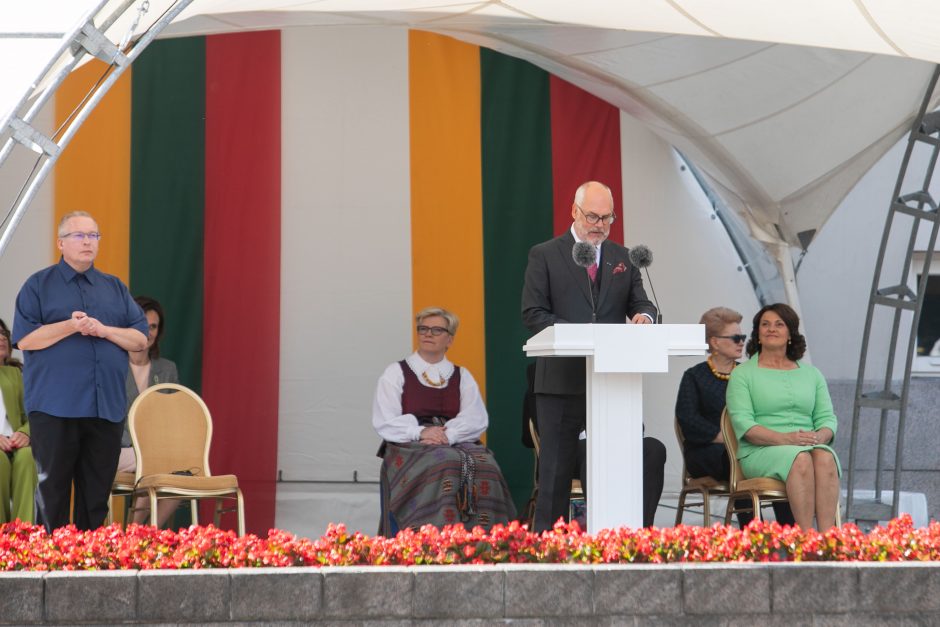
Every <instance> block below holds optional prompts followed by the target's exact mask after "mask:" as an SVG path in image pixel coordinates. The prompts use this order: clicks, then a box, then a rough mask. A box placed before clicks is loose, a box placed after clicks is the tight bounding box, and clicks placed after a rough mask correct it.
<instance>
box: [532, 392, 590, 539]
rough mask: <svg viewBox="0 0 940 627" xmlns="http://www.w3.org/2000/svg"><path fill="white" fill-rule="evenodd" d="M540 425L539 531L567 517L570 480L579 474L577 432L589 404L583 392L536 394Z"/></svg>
mask: <svg viewBox="0 0 940 627" xmlns="http://www.w3.org/2000/svg"><path fill="white" fill-rule="evenodd" d="M535 410H536V422H537V424H538V428H539V491H538V496H537V497H536V499H535V522H534V527H535V531H536V532H541V531H545V530H546V529H551V528H552V525H554V524H555V522H556V521H557V520H558V519H559V518H564V519H566V520H567V518H568V499H569V498H570V496H571V480H572V479H573V478H574V477H577V476H578V472H579V470H578V469H579V464H578V435H579V434H580V433H581V432H582V431H583V430H584V426H585V422H586V416H587V408H586V406H585V397H584V396H583V395H561V394H536V395H535Z"/></svg>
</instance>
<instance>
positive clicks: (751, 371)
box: [727, 303, 842, 530]
mask: <svg viewBox="0 0 940 627" xmlns="http://www.w3.org/2000/svg"><path fill="white" fill-rule="evenodd" d="M799 327H800V318H799V316H797V315H796V312H795V311H793V309H791V308H790V307H789V306H788V305H785V304H783V303H776V304H774V305H767V306H766V307H764V308H762V309H761V310H760V311H758V312H757V315H756V316H754V328H753V330H752V331H751V337H750V340H749V341H748V344H747V354H748V356H749V357H750V359H749V360H748V361H746V362H744V363H743V364H741V365H740V366H738V367H737V368H735V369H734V370H733V371H732V373H731V379H730V380H729V381H728V395H727V403H728V412H729V413H730V414H731V423H732V425H733V426H734V432H735V434H736V435H737V437H738V442H739V448H738V458H739V459H740V461H741V470H742V471H743V472H744V475H745V476H747V477H774V478H776V479H779V480H781V481H785V482H786V484H787V498H788V499H789V501H790V507H791V508H792V509H793V516H794V518H796V522H797V524H798V525H799V526H800V527H802V528H803V529H809V528H811V527H812V526H813V520H814V518H815V521H816V524H817V526H818V527H817V528H818V529H820V530H826V529H829V528H830V527H832V526H833V525H835V520H836V509H837V508H838V505H839V476H840V475H841V472H842V471H841V469H840V468H839V460H838V458H837V457H836V454H835V451H833V450H832V449H831V448H830V447H829V446H828V445H829V444H830V443H831V442H832V440H833V438H834V437H835V432H836V426H837V421H836V416H835V414H834V413H833V411H832V400H831V399H830V397H829V388H828V387H827V386H826V380H825V379H824V378H823V376H822V373H820V372H819V370H817V369H816V368H814V367H813V366H810V365H809V364H806V363H802V362H800V361H799V360H800V359H801V358H802V357H803V353H804V352H806V339H805V338H804V337H803V336H802V335H801V334H800V331H799Z"/></svg>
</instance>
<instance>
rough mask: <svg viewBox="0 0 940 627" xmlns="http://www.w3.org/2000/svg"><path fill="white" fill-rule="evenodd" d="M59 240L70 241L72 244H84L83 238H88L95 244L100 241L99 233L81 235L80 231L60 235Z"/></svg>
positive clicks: (92, 232)
mask: <svg viewBox="0 0 940 627" xmlns="http://www.w3.org/2000/svg"><path fill="white" fill-rule="evenodd" d="M59 238H60V239H70V240H72V241H73V242H84V241H85V238H88V239H90V240H91V241H93V242H97V241H98V240H99V239H101V233H98V232H97V231H91V232H90V233H82V232H81V231H72V232H71V233H66V234H65V235H60V236H59Z"/></svg>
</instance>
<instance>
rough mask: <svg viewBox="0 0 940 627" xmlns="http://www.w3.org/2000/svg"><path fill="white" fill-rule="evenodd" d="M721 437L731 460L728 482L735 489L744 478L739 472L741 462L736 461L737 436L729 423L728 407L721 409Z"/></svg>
mask: <svg viewBox="0 0 940 627" xmlns="http://www.w3.org/2000/svg"><path fill="white" fill-rule="evenodd" d="M721 437H722V439H724V441H725V452H726V453H728V460H729V461H730V462H731V463H730V464H729V466H731V476H730V477H729V478H728V484H729V485H730V487H731V490H732V491H734V490H736V489H737V485H738V481H740V480H741V479H744V473H742V472H741V462H739V461H738V436H736V435H735V433H734V425H732V424H731V414H729V413H728V408H727V407H725V408H724V409H723V410H721Z"/></svg>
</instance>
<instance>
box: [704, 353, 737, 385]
mask: <svg viewBox="0 0 940 627" xmlns="http://www.w3.org/2000/svg"><path fill="white" fill-rule="evenodd" d="M705 363H707V364H708V369H709V370H711V371H712V374H713V375H715V378H716V379H719V380H721V381H727V380H728V379H730V378H731V373H730V372H718V369H717V368H715V364H713V363H712V356H711V355H709V356H708V359H706V360H705ZM737 365H738V362H736V361H732V362H731V370H734V367H735V366H737Z"/></svg>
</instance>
